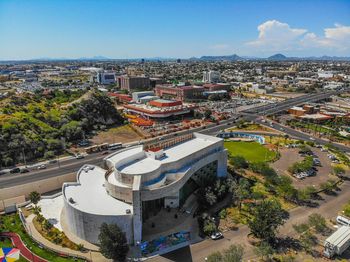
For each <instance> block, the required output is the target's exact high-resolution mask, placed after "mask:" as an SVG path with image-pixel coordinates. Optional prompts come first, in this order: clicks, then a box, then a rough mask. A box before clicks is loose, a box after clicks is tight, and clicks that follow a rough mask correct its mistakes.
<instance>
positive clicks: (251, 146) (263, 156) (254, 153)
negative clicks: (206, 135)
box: [224, 141, 277, 162]
mask: <svg viewBox="0 0 350 262" xmlns="http://www.w3.org/2000/svg"><path fill="white" fill-rule="evenodd" d="M224 145H225V148H226V149H227V150H228V151H229V153H230V155H231V156H243V157H244V158H245V159H246V160H247V161H249V162H270V161H273V160H275V159H276V158H277V152H275V151H272V150H269V149H268V148H266V147H265V146H263V145H261V144H259V143H258V142H242V141H225V143H224Z"/></svg>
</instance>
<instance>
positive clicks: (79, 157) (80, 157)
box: [75, 154, 84, 159]
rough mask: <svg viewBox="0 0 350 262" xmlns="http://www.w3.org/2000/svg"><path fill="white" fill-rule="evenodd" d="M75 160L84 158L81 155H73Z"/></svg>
mask: <svg viewBox="0 0 350 262" xmlns="http://www.w3.org/2000/svg"><path fill="white" fill-rule="evenodd" d="M75 158H76V159H83V158H84V156H83V155H81V154H77V155H75Z"/></svg>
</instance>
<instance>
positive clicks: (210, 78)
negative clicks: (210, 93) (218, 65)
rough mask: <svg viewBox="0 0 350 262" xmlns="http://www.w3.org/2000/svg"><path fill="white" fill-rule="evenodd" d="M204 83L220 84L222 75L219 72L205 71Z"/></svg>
mask: <svg viewBox="0 0 350 262" xmlns="http://www.w3.org/2000/svg"><path fill="white" fill-rule="evenodd" d="M203 82H204V83H218V82H220V73H219V72H218V71H212V70H210V71H205V72H203Z"/></svg>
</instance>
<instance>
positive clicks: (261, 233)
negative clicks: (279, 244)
mask: <svg viewBox="0 0 350 262" xmlns="http://www.w3.org/2000/svg"><path fill="white" fill-rule="evenodd" d="M251 215H252V218H251V219H250V220H248V226H249V228H250V231H251V234H253V236H255V237H257V238H259V239H262V240H265V241H267V242H269V243H270V242H271V241H273V240H274V238H275V236H276V233H277V229H278V227H279V226H281V225H283V224H284V223H285V218H284V210H283V209H282V207H281V204H280V203H279V202H278V201H277V200H263V201H262V202H261V203H260V204H259V205H257V206H256V207H255V208H253V209H252V212H251Z"/></svg>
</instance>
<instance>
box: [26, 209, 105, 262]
mask: <svg viewBox="0 0 350 262" xmlns="http://www.w3.org/2000/svg"><path fill="white" fill-rule="evenodd" d="M34 217H35V215H34V214H31V215H30V216H28V217H27V218H26V223H27V227H28V229H29V232H30V235H31V236H32V238H34V239H35V240H36V241H38V242H39V243H41V244H42V245H43V246H45V247H48V248H49V249H52V250H54V251H55V252H57V253H62V254H67V255H71V256H80V257H84V258H85V259H87V260H88V261H99V262H100V261H101V262H102V261H109V260H108V259H106V258H105V257H103V256H102V255H101V253H99V252H94V251H89V252H87V253H83V252H81V251H77V250H72V249H69V248H65V247H62V246H59V245H56V244H54V243H52V242H50V241H49V240H47V239H46V238H44V237H43V236H42V235H41V234H40V233H39V232H38V231H37V230H36V228H35V226H34V224H33V219H34Z"/></svg>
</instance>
